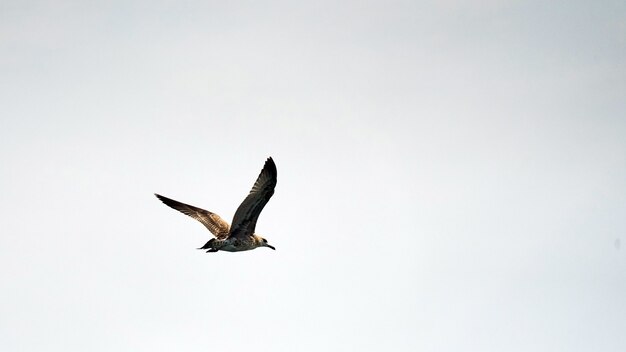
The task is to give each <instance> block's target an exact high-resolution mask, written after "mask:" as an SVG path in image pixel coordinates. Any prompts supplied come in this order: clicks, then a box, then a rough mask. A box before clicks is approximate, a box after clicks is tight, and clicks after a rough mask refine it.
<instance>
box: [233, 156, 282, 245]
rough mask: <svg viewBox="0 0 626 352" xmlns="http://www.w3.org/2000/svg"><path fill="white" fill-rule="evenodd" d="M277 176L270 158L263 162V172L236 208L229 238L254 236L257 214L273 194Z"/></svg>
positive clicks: (274, 165)
mask: <svg viewBox="0 0 626 352" xmlns="http://www.w3.org/2000/svg"><path fill="white" fill-rule="evenodd" d="M277 175H278V172H277V171H276V164H274V160H272V158H271V157H270V158H268V159H267V160H266V161H265V165H264V166H263V170H261V173H260V174H259V177H258V178H257V179H256V182H255V183H254V186H252V189H251V190H250V194H248V196H247V197H246V199H244V200H243V202H242V203H241V205H239V208H237V211H236V212H235V216H233V223H232V227H231V230H230V234H229V237H245V236H250V235H252V234H254V229H255V227H256V221H257V219H258V218H259V214H261V210H263V207H265V204H267V202H268V201H269V200H270V198H271V197H272V195H273V194H274V187H276V178H277Z"/></svg>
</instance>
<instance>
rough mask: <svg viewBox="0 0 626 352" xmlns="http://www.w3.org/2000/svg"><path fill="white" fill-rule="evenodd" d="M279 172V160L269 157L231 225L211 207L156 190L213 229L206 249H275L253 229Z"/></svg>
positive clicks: (237, 250) (173, 206)
mask: <svg viewBox="0 0 626 352" xmlns="http://www.w3.org/2000/svg"><path fill="white" fill-rule="evenodd" d="M276 176H277V171H276V164H274V160H272V158H271V157H269V158H267V160H266V161H265V165H264V166H263V170H261V173H260V174H259V177H257V179H256V182H255V183H254V185H253V186H252V189H251V190H250V194H248V196H247V197H246V199H244V200H243V202H241V204H240V205H239V207H238V208H237V211H236V212H235V216H233V222H232V226H231V225H229V224H228V222H226V221H224V220H223V219H222V218H221V217H220V216H219V215H217V214H215V213H212V212H210V211H208V210H204V209H200V208H197V207H194V206H193V205H189V204H185V203H181V202H179V201H176V200H173V199H170V198H167V197H164V196H162V195H160V194H157V193H155V194H154V195H155V196H156V197H157V198H159V200H160V201H161V202H163V203H165V205H167V206H168V207H170V208H172V209H176V210H178V211H180V212H181V213H183V214H185V215H188V216H191V217H192V218H194V219H196V220H198V221H200V222H201V223H202V225H204V226H205V227H206V228H207V229H208V230H209V231H211V233H212V234H213V235H214V236H215V238H211V240H209V242H207V243H206V244H205V245H204V246H202V247H200V248H198V249H207V251H206V252H207V253H209V252H217V251H227V252H240V251H249V250H251V249H255V248H257V247H269V248H271V249H274V250H275V249H276V248H274V247H273V246H271V245H269V244H268V243H267V240H266V239H265V238H263V237H261V236H259V235H257V234H255V233H254V230H255V227H256V222H257V220H258V219H259V215H260V214H261V211H262V210H263V207H265V204H267V202H268V201H269V200H270V198H271V197H272V195H273V194H274V188H275V187H276Z"/></svg>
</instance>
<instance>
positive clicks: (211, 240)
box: [198, 238, 215, 249]
mask: <svg viewBox="0 0 626 352" xmlns="http://www.w3.org/2000/svg"><path fill="white" fill-rule="evenodd" d="M214 241H215V238H211V239H210V240H209V242H207V243H205V244H204V246H202V247H200V248H198V249H212V248H213V242H214Z"/></svg>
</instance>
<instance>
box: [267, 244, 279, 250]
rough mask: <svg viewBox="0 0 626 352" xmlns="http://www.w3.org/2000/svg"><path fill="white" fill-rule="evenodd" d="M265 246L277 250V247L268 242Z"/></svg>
mask: <svg viewBox="0 0 626 352" xmlns="http://www.w3.org/2000/svg"><path fill="white" fill-rule="evenodd" d="M265 247H270V248H271V249H273V250H276V248H274V246H270V245H269V244H266V245H265Z"/></svg>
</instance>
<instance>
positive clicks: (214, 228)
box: [154, 193, 230, 239]
mask: <svg viewBox="0 0 626 352" xmlns="http://www.w3.org/2000/svg"><path fill="white" fill-rule="evenodd" d="M154 195H155V196H156V197H157V198H159V200H161V202H163V203H164V204H165V205H167V206H168V207H170V208H172V209H176V210H178V211H180V212H181V213H183V214H185V215H189V216H191V217H192V218H194V219H196V220H198V221H200V222H201V223H202V225H204V226H205V227H206V228H207V229H209V231H211V233H212V234H213V235H215V237H217V238H218V239H224V238H226V237H228V233H229V230H230V226H229V225H228V223H227V222H226V221H224V220H223V219H222V218H221V217H220V216H219V215H217V214H215V213H211V212H210V211H208V210H204V209H200V208H197V207H194V206H193V205H189V204H185V203H181V202H179V201H176V200H173V199H170V198H167V197H164V196H162V195H160V194H156V193H155V194H154Z"/></svg>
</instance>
